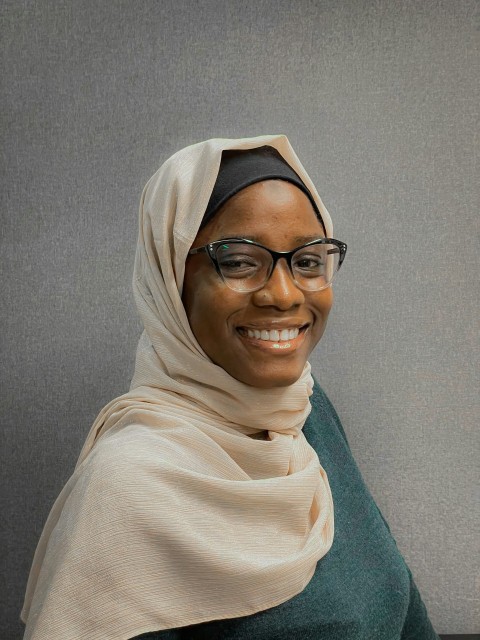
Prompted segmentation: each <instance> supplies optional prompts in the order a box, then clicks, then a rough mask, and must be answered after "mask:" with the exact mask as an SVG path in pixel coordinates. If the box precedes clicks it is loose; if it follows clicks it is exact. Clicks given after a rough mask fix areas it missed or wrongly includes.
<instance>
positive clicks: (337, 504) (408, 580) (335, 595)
mask: <svg viewBox="0 0 480 640" xmlns="http://www.w3.org/2000/svg"><path fill="white" fill-rule="evenodd" d="M310 400H311V403H312V411H311V414H310V416H309V417H308V419H307V421H306V422H305V425H304V427H303V433H304V434H305V437H306V439H307V441H308V442H309V443H310V444H311V446H312V447H313V448H314V449H315V451H316V452H317V454H318V457H319V459H320V463H321V464H322V466H323V468H324V469H325V471H326V472H327V476H328V480H329V483H330V488H331V490H332V495H333V504H334V514H335V535H334V540H333V544H332V547H331V549H330V550H329V551H328V553H327V554H326V555H325V556H324V557H323V558H321V559H320V560H319V562H318V563H317V567H316V570H315V573H314V576H313V578H312V579H311V581H310V582H309V583H308V585H307V586H306V587H305V589H304V590H303V591H302V592H301V593H299V594H297V595H296V596H294V597H293V598H291V599H290V600H287V602H283V603H282V604H280V605H278V606H276V607H272V608H270V609H266V610H264V611H260V612H257V613H254V614H252V615H249V616H243V617H241V618H230V619H225V620H212V621H208V622H202V623H200V624H195V625H190V626H187V627H181V628H177V629H167V630H163V631H156V632H149V633H144V634H142V635H140V636H136V639H140V638H142V640H216V639H218V640H310V639H311V640H439V636H438V635H437V634H436V633H435V631H434V629H433V627H432V624H431V622H430V620H429V618H428V614H427V611H426V609H425V605H424V604H423V602H422V599H421V597H420V594H419V592H418V590H417V587H416V586H415V582H414V580H413V577H412V573H411V571H410V569H409V568H408V567H407V565H406V563H405V560H404V559H403V557H402V555H401V553H400V551H399V549H398V547H397V544H396V542H395V540H394V538H393V536H392V534H391V532H390V528H389V526H388V524H387V522H386V521H385V520H384V518H383V516H382V514H381V513H380V510H379V508H378V507H377V505H376V504H375V501H374V499H373V497H372V496H371V494H370V492H369V490H368V488H367V486H366V485H365V483H364V481H363V479H362V476H361V474H360V470H359V469H358V467H357V465H356V463H355V460H354V459H353V456H352V453H351V451H350V447H349V444H348V442H347V438H346V436H345V433H344V431H343V427H342V425H341V423H340V419H339V417H338V415H337V413H336V411H335V409H334V407H333V405H332V404H331V403H330V401H329V399H328V398H327V396H326V395H325V393H324V391H323V390H322V389H321V387H320V385H319V384H318V382H317V381H315V386H314V393H313V395H312V397H311V398H310Z"/></svg>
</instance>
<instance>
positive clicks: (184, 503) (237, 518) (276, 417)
mask: <svg viewBox="0 0 480 640" xmlns="http://www.w3.org/2000/svg"><path fill="white" fill-rule="evenodd" d="M265 144H268V145H271V146H273V147H275V148H276V149H277V150H278V151H279V152H280V153H281V154H282V156H283V157H284V158H285V159H286V160H287V162H288V163H289V164H290V165H291V167H292V168H293V169H294V170H295V171H296V172H297V173H298V174H299V176H300V177H301V178H302V180H303V181H304V183H305V184H306V186H307V187H308V189H309V190H310V192H311V193H312V195H313V197H314V199H315V201H316V203H317V205H318V208H319V211H320V213H321V215H322V218H323V220H324V224H325V228H326V232H327V236H329V237H332V222H331V219H330V216H329V214H328V212H327V210H326V208H325V207H324V205H323V203H322V201H321V199H320V197H319V195H318V193H317V191H316V189H315V187H314V185H313V183H312V181H311V180H310V178H309V177H308V175H307V173H306V171H305V169H304V168H303V166H302V165H301V163H300V161H299V159H298V158H297V156H296V154H295V152H294V151H293V149H292V147H291V146H290V143H289V141H288V139H287V137H286V136H284V135H271V136H269V135H265V136H258V137H254V138H241V139H212V140H207V141H205V142H200V143H198V144H194V145H192V146H189V147H186V148H185V149H182V150H181V151H179V152H177V153H175V154H174V155H173V156H172V157H170V158H169V159H168V160H167V161H166V162H165V163H164V164H163V165H162V166H161V167H160V169H159V170H158V171H157V172H156V173H155V174H154V175H153V176H152V177H151V178H150V180H149V181H148V182H147V184H146V186H145V188H144V190H143V193H142V197H141V201H140V211H139V234H138V244H137V251H136V256H135V266H134V275H133V290H134V296H135V301H136V304H137V307H138V311H139V313H140V316H141V318H142V321H143V324H144V331H143V333H142V335H141V337H140V341H139V344H138V348H137V354H136V362H135V372H134V376H133V379H132V382H131V385H130V390H129V391H128V392H127V393H125V394H123V395H121V396H119V397H117V398H115V399H114V400H112V401H111V402H109V403H108V404H107V405H106V406H105V407H104V408H103V409H102V410H101V411H100V413H99V415H98V417H97V418H96V420H95V422H94V423H93V425H92V427H91V429H90V432H89V434H88V436H87V439H86V441H85V444H84V446H83V448H82V450H81V452H80V456H79V458H78V462H77V464H76V467H75V470H74V472H73V474H72V476H71V477H70V479H69V480H68V481H67V483H66V485H65V486H64V488H63V489H62V491H61V493H60V495H59V496H58V498H57V500H56V501H55V503H54V505H53V507H52V509H51V511H50V514H49V516H48V519H47V521H46V524H45V527H44V530H43V532H42V535H41V537H40V540H39V543H38V545H37V549H36V552H35V556H34V559H33V564H32V568H31V571H30V575H29V579H28V584H27V590H26V595H25V603H24V606H23V609H22V612H21V619H22V620H23V622H25V623H26V630H25V636H24V640H82V639H84V640H106V639H112V640H127V639H129V638H132V637H134V636H136V635H139V634H142V633H145V632H148V631H155V630H162V629H168V628H173V627H183V626H187V625H191V624H196V623H200V622H204V621H207V620H215V619H222V618H235V617H241V616H247V615H250V614H253V613H255V612H257V611H261V610H264V609H268V608H270V607H274V606H276V605H278V604H280V603H282V602H285V601H286V600H289V599H290V598H292V597H293V596H295V595H296V594H298V593H300V592H301V591H302V590H303V589H304V588H305V587H306V585H307V584H308V583H309V581H310V580H311V578H312V576H313V574H314V572H315V567H316V564H317V562H318V560H320V558H322V557H323V556H324V555H325V554H326V553H327V552H328V550H329V549H330V547H331V545H332V542H333V534H334V525H333V501H332V495H331V491H330V486H329V483H328V479H327V475H326V473H325V471H324V469H323V468H322V466H321V464H320V461H319V459H318V456H317V453H316V452H315V450H314V449H313V448H312V447H311V446H310V445H309V444H308V442H307V440H306V439H305V436H304V434H303V431H302V427H303V425H304V422H305V420H306V418H307V416H308V414H309V412H310V410H311V406H310V401H309V396H310V395H311V394H312V386H313V379H312V376H311V373H310V364H309V363H308V362H307V363H306V365H305V368H304V371H303V374H302V376H301V377H300V379H299V380H298V381H297V382H296V383H295V384H293V385H291V386H289V387H282V388H274V389H259V388H254V387H250V386H248V385H245V384H244V383H242V382H239V381H238V380H236V379H234V378H232V377H231V376H230V375H229V374H228V373H227V372H226V371H225V370H224V369H222V368H221V367H219V366H217V365H215V364H214V363H213V362H212V361H211V360H210V359H209V358H208V356H207V355H206V354H205V353H204V351H203V350H202V349H201V347H200V345H199V344H198V342H197V341H196V339H195V337H194V335H193V333H192V331H191V329H190V326H189V323H188V320H187V317H186V314H185V310H184V307H183V305H182V302H181V290H182V283H183V276H184V265H185V259H186V255H187V252H188V250H189V248H190V247H191V245H192V243H193V240H194V238H195V236H196V234H197V230H198V227H199V225H200V222H201V220H202V216H203V213H204V211H205V209H206V206H207V203H208V200H209V197H210V193H211V191H212V189H213V186H214V183H215V180H216V176H217V173H218V169H219V166H220V160H221V152H222V150H223V149H250V148H253V147H259V146H262V145H265ZM265 430H268V439H267V440H260V439H256V437H255V436H257V435H258V434H259V433H260V432H261V431H265Z"/></svg>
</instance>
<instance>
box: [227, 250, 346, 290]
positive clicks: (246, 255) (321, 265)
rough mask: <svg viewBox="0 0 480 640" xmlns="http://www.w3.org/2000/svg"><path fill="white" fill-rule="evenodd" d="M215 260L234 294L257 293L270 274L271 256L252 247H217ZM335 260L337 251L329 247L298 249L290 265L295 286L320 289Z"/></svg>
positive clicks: (329, 276) (335, 266)
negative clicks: (240, 292)
mask: <svg viewBox="0 0 480 640" xmlns="http://www.w3.org/2000/svg"><path fill="white" fill-rule="evenodd" d="M215 257H216V260H217V263H218V266H219V269H220V272H221V274H222V277H223V279H224V280H225V283H226V284H227V285H228V286H229V287H230V288H232V289H235V290H237V291H253V290H255V289H260V288H261V287H262V286H263V285H264V284H265V283H266V282H267V280H268V278H269V277H270V274H271V271H272V266H273V258H272V256H271V254H270V253H269V252H268V251H266V250H265V249H263V248H262V247H257V246H256V245H251V244H247V243H242V242H233V243H228V242H227V243H225V244H221V245H219V246H218V248H217V251H216V254H215ZM339 258H340V252H339V249H338V247H337V245H335V244H333V243H328V244H313V245H310V246H307V247H302V248H300V249H298V251H296V252H295V253H294V254H293V256H292V262H291V264H292V272H293V277H294V280H295V282H296V284H297V285H298V286H299V287H300V288H302V289H306V290H309V291H318V290H320V289H324V288H325V287H327V286H328V285H329V284H330V282H331V281H332V280H333V276H334V275H335V272H336V271H337V269H338V264H339Z"/></svg>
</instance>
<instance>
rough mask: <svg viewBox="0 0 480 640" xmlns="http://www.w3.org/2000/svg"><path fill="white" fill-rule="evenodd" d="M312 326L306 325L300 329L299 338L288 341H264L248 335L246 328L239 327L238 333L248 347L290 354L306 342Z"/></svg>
mask: <svg viewBox="0 0 480 640" xmlns="http://www.w3.org/2000/svg"><path fill="white" fill-rule="evenodd" d="M309 328H310V325H304V326H303V327H300V328H299V332H298V336H297V337H296V338H293V339H290V338H289V339H288V340H278V341H276V340H262V338H255V337H251V336H249V335H248V333H247V331H248V329H247V328H246V327H237V333H238V335H239V336H240V338H241V339H242V341H243V342H245V343H246V344H247V345H249V346H252V347H255V348H257V349H261V350H262V351H268V352H270V353H289V352H291V351H295V349H298V348H299V347H300V346H301V345H302V344H303V342H304V340H305V336H306V334H307V333H308V330H309Z"/></svg>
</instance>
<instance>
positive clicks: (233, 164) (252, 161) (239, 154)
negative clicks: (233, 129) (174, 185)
mask: <svg viewBox="0 0 480 640" xmlns="http://www.w3.org/2000/svg"><path fill="white" fill-rule="evenodd" d="M272 179H280V180H286V181H287V182H291V183H292V184H294V185H296V186H297V187H298V188H299V189H301V190H302V191H303V192H304V193H305V195H306V196H308V198H309V199H310V202H311V203H312V206H313V208H314V210H315V213H316V215H317V217H318V219H319V220H320V222H321V223H322V226H323V228H324V230H325V225H324V224H323V220H322V216H321V215H320V211H319V210H318V207H317V204H316V202H315V200H314V199H313V197H312V194H311V193H310V191H309V190H308V189H307V187H306V186H305V184H304V182H303V180H302V179H301V178H300V176H299V175H298V174H297V173H296V172H295V171H294V170H293V169H292V167H291V166H290V165H289V164H288V162H287V161H286V160H285V159H284V158H283V156H282V155H281V154H280V153H279V152H278V151H277V150H276V149H275V148H274V147H270V146H269V145H265V146H263V147H255V148H253V149H224V150H223V151H222V160H221V162H220V168H219V170H218V175H217V180H216V182H215V185H214V187H213V191H212V194H211V196H210V200H209V201H208V205H207V208H206V210H205V214H204V216H203V219H202V222H201V224H200V229H202V227H204V226H205V225H206V224H207V223H208V222H209V221H210V220H211V219H212V217H213V216H214V215H215V213H216V212H217V211H218V210H219V209H220V207H221V206H222V205H223V204H225V202H226V201H227V200H228V199H229V198H231V197H232V196H233V195H235V194H236V193H238V192H239V191H240V190H241V189H244V188H245V187H248V186H249V185H251V184H254V183H255V182H260V181H261V180H272ZM325 233H326V232H325Z"/></svg>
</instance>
